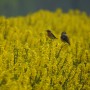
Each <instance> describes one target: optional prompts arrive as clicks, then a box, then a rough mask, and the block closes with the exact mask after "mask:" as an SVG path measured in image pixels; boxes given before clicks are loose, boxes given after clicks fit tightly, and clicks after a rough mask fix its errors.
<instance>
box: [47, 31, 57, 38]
mask: <svg viewBox="0 0 90 90" xmlns="http://www.w3.org/2000/svg"><path fill="white" fill-rule="evenodd" d="M46 31H47V35H48V37H49V38H50V39H57V38H56V37H55V36H54V35H53V34H52V32H51V31H50V30H46Z"/></svg>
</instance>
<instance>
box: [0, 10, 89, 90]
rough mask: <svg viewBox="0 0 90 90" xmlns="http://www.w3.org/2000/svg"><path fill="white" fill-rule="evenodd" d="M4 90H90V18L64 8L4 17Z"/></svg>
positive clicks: (0, 64)
mask: <svg viewBox="0 0 90 90" xmlns="http://www.w3.org/2000/svg"><path fill="white" fill-rule="evenodd" d="M47 29H49V30H51V32H52V33H53V34H54V35H55V36H56V37H57V38H58V39H55V40H51V39H50V38H49V37H48V36H47V32H46V30H47ZM63 31H66V33H67V35H68V37H69V39H70V44H71V45H68V44H67V43H64V42H62V41H61V38H60V36H61V33H62V32H63ZM0 90H90V17H89V16H88V15H87V14H86V13H85V12H80V11H79V10H70V11H68V12H67V13H64V12H62V10H61V9H57V10H56V11H55V12H51V11H47V10H40V11H37V12H35V13H33V14H28V15H26V16H18V17H9V18H6V17H4V16H0Z"/></svg>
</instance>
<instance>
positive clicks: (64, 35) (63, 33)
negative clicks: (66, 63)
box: [61, 32, 70, 45]
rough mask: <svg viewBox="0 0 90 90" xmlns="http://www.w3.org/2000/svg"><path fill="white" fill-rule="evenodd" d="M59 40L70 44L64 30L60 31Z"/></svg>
mask: <svg viewBox="0 0 90 90" xmlns="http://www.w3.org/2000/svg"><path fill="white" fill-rule="evenodd" d="M61 40H62V41H63V42H67V43H68V44H69V45H70V41H69V38H68V36H67V34H66V32H62V33H61Z"/></svg>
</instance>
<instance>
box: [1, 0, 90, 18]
mask: <svg viewBox="0 0 90 90" xmlns="http://www.w3.org/2000/svg"><path fill="white" fill-rule="evenodd" d="M57 8H62V11H64V12H67V11H68V10H70V9H79V10H80V11H85V12H86V13H87V14H90V0H0V15H4V16H7V17H10V16H17V15H27V14H28V13H32V12H35V11H37V10H40V9H46V10H51V11H55V10H56V9H57Z"/></svg>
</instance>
